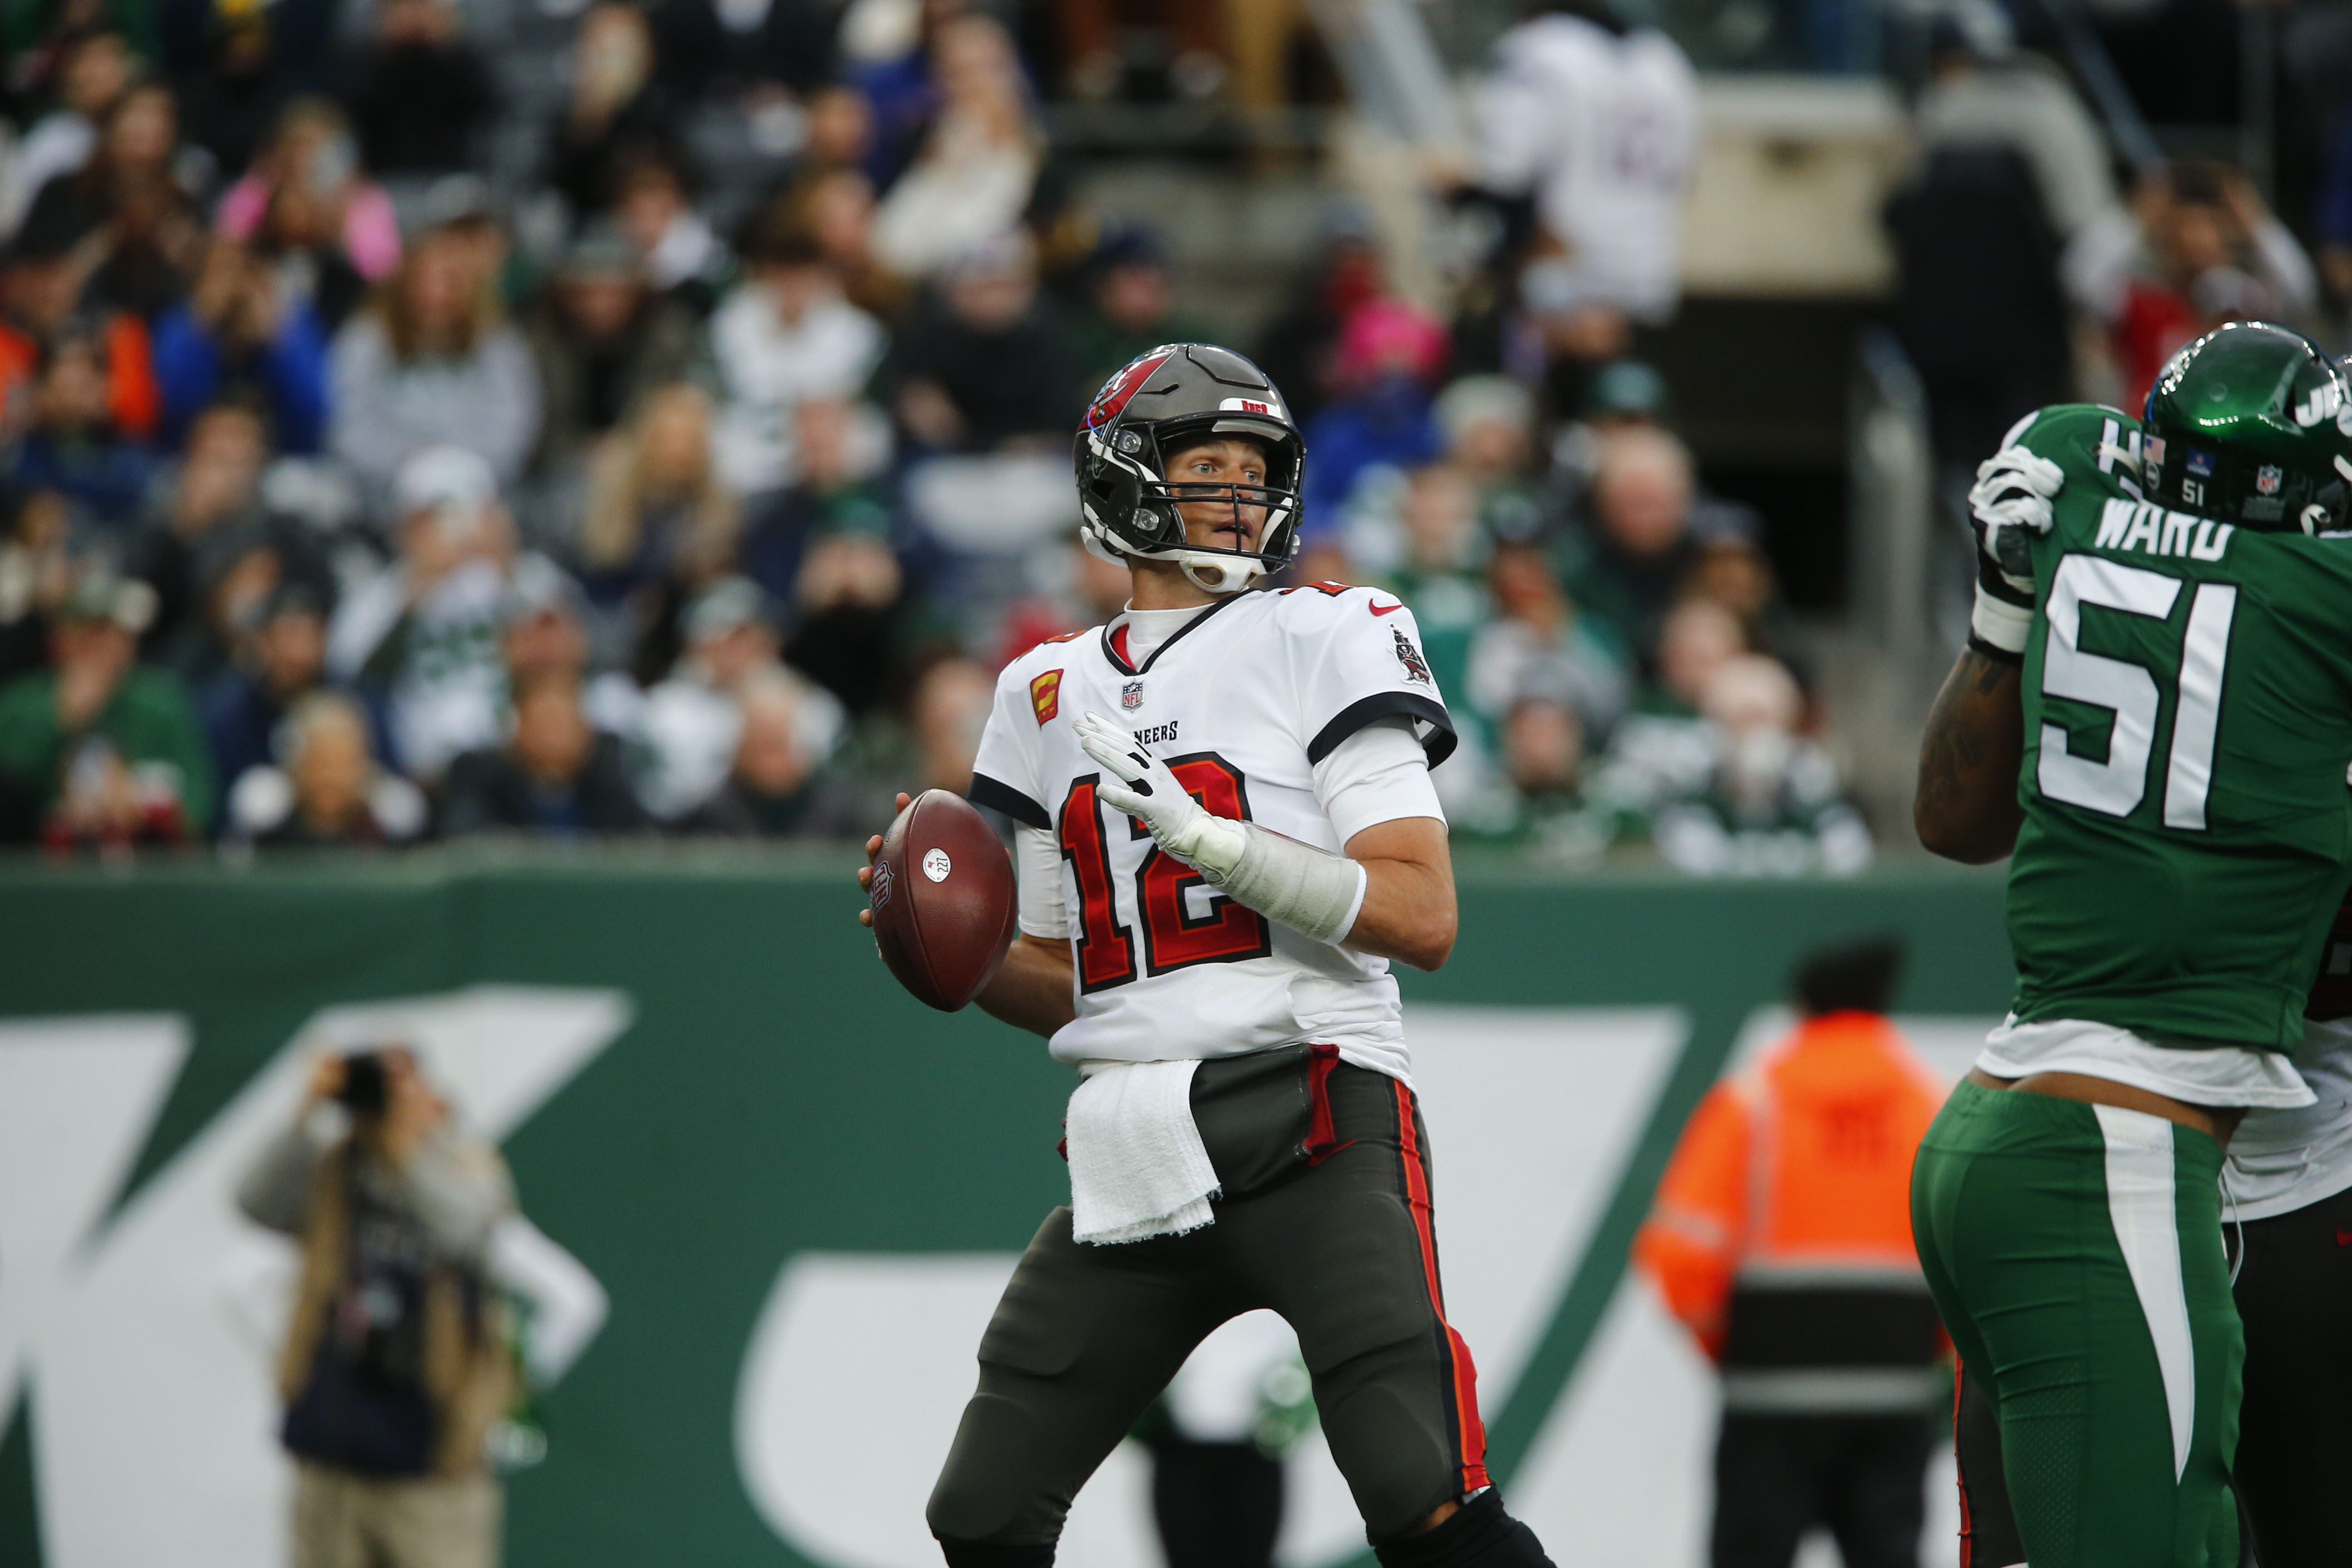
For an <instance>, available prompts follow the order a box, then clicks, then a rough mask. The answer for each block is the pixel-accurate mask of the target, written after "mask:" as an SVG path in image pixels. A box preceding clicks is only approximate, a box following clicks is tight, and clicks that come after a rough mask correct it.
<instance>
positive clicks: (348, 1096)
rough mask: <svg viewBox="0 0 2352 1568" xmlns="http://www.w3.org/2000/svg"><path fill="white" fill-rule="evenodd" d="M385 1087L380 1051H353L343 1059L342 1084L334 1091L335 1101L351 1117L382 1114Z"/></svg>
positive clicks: (381, 1053)
mask: <svg viewBox="0 0 2352 1568" xmlns="http://www.w3.org/2000/svg"><path fill="white" fill-rule="evenodd" d="M385 1089H386V1084H385V1080H384V1073H383V1052H381V1051H353V1052H352V1053H351V1055H349V1056H347V1057H345V1058H343V1086H342V1088H341V1089H337V1090H336V1091H335V1103H336V1104H338V1105H340V1106H341V1107H342V1108H343V1109H344V1110H348V1111H350V1112H351V1113H352V1115H353V1116H382V1115H383V1108H384V1102H385Z"/></svg>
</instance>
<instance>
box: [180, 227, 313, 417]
mask: <svg viewBox="0 0 2352 1568" xmlns="http://www.w3.org/2000/svg"><path fill="white" fill-rule="evenodd" d="M155 377H156V380H157V381H158V382H160V383H161V384H162V385H163V438H164V439H165V440H166V441H168V442H170V443H171V444H172V445H173V446H175V447H176V446H178V445H179V443H180V441H181V439H182V438H183V437H184V436H185V435H186V434H187V428H188V425H189V423H190V422H191V421H192V420H194V418H195V416H196V415H197V414H199V413H200V412H202V411H203V410H204V409H205V408H206V407H208V406H210V405H212V404H214V403H215V402H217V401H219V400H220V398H221V397H222V396H223V395H225V394H229V395H239V396H241V397H243V398H245V399H247V400H249V401H251V402H253V403H255V404H257V405H261V406H264V407H267V408H268V410H269V419H270V423H271V425H272V426H275V431H274V433H275V435H276V437H277V445H278V450H280V451H284V452H299V453H311V452H316V451H318V450H319V447H320V441H321V440H322V439H323V437H325V435H326V429H327V394H328V387H329V384H330V382H329V376H328V360H327V334H326V331H325V329H324V328H323V327H321V326H320V321H319V316H318V312H317V311H316V310H313V309H312V307H311V304H310V301H309V300H305V299H302V298H300V297H299V296H296V295H294V294H292V293H291V292H289V290H288V289H286V288H285V287H284V286H283V283H282V281H281V279H279V277H278V272H277V270H276V269H275V268H272V267H271V266H270V265H269V264H268V262H267V261H266V260H264V259H263V258H260V257H257V256H256V255H255V254H254V253H253V252H252V251H251V250H248V249H247V247H245V246H243V245H241V244H239V243H238V242H237V241H236V240H233V239H226V238H221V239H215V240H214V241H213V245H212V248H211V250H210V251H209V252H207V253H206V255H205V266H204V270H203V272H202V273H201V274H200V275H199V276H198V277H197V279H196V286H195V289H194V291H193V292H191V293H190V294H189V296H188V298H187V299H186V300H183V301H182V302H181V303H179V304H177V305H174V306H173V307H172V308H171V309H170V310H166V311H164V312H163V315H162V316H160V317H158V318H157V320H156V322H155Z"/></svg>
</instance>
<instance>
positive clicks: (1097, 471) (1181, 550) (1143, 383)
mask: <svg viewBox="0 0 2352 1568" xmlns="http://www.w3.org/2000/svg"><path fill="white" fill-rule="evenodd" d="M1228 439H1231V440H1241V441H1247V442H1250V443H1252V444H1253V445H1255V447H1257V448H1258V449H1259V451H1260V452H1261V454H1262V455H1263V457H1264V458H1265V473H1264V475H1263V482H1261V483H1258V484H1235V483H1231V482H1229V481H1227V480H1225V479H1214V480H1197V479H1181V478H1171V471H1170V469H1171V463H1172V462H1173V461H1174V460H1175V459H1176V458H1179V457H1181V456H1182V455H1183V454H1184V453H1185V452H1187V451H1189V450H1191V449H1192V448H1193V447H1199V446H1202V445H1205V444H1208V443H1213V442H1216V441H1221V440H1228ZM1074 455H1075V457H1076V468H1077V482H1078V504H1079V510H1080V514H1081V516H1082V518H1083V520H1084V521H1083V522H1082V524H1081V527H1080V536H1081V537H1082V538H1083V539H1084V540H1085V542H1086V545H1087V549H1088V550H1090V551H1091V552H1094V553H1095V554H1096V555H1097V556H1099V557H1101V558H1102V559H1103V560H1106V561H1109V562H1113V563H1118V564H1122V565H1124V564H1127V563H1130V562H1134V561H1166V562H1170V563H1173V564H1174V565H1175V566H1176V567H1177V568H1178V570H1180V571H1181V572H1182V573H1183V574H1184V576H1185V578H1186V579H1187V580H1188V581H1189V582H1191V583H1192V585H1193V586H1194V587H1196V588H1198V589H1200V590H1201V591H1202V593H1206V594H1216V595H1225V594H1236V593H1240V592H1241V591H1243V590H1244V589H1245V588H1247V587H1249V586H1250V585H1251V584H1253V583H1255V581H1256V580H1257V579H1258V578H1260V577H1262V576H1265V575H1267V574H1270V573H1275V572H1279V571H1281V570H1282V569H1283V568H1284V567H1285V566H1287V565H1289V564H1290V563H1291V562H1292V560H1294V559H1295V558H1296V557H1297V553H1298V521H1299V490H1300V486H1301V482H1302V480H1303V479H1304V476H1305V470H1306V463H1307V444H1306V442H1305V441H1304V440H1303V439H1302V438H1301V437H1300V436H1299V433H1298V430H1297V426H1294V425H1293V424H1292V423H1291V421H1290V416H1289V414H1288V413H1287V411H1286V409H1285V408H1284V406H1283V404H1282V396H1281V394H1280V393H1278V392H1277V391H1276V390H1275V387H1274V384H1273V383H1272V382H1270V381H1268V380H1267V379H1266V378H1265V373H1264V372H1262V371H1260V370H1259V369H1258V368H1257V367H1256V366H1255V365H1254V364H1252V363H1249V361H1247V360H1245V359H1244V358H1243V357H1242V356H1241V355H1239V354H1237V353H1234V352H1233V351H1232V350H1230V349H1223V348H1219V347H1217V346H1216V345H1215V344H1213V343H1168V344H1163V345H1162V346H1160V348H1157V349H1154V350H1153V351H1151V352H1150V353H1147V354H1143V355H1141V356H1139V357H1138V358H1137V359H1136V360H1134V361H1133V362H1132V363H1129V365H1128V366H1127V367H1126V368H1125V369H1123V370H1121V371H1120V372H1118V374H1116V375H1114V376H1112V377H1111V379H1110V380H1109V381H1108V382H1107V383H1105V384H1104V385H1103V389H1102V391H1101V392H1099V393H1097V395H1096V397H1095V401H1094V403H1093V404H1092V405H1090V406H1089V408H1088V409H1087V419H1086V423H1085V425H1084V426H1083V427H1082V428H1081V429H1080V430H1079V431H1078V439H1077V445H1076V452H1075V454H1074ZM1203 502H1223V503H1225V504H1227V505H1229V506H1232V507H1234V508H1235V509H1237V510H1238V509H1240V508H1244V507H1246V508H1249V509H1252V510H1261V511H1262V512H1263V517H1264V521H1262V522H1260V524H1259V526H1258V531H1257V537H1256V542H1255V548H1254V549H1247V550H1244V549H1241V548H1238V547H1235V546H1227V545H1220V544H1196V543H1194V542H1192V540H1191V539H1190V537H1189V536H1188V535H1187V532H1186V530H1185V526H1184V517H1183V510H1182V509H1183V508H1184V507H1186V506H1191V507H1194V508H1198V507H1200V506H1201V505H1202V503H1203Z"/></svg>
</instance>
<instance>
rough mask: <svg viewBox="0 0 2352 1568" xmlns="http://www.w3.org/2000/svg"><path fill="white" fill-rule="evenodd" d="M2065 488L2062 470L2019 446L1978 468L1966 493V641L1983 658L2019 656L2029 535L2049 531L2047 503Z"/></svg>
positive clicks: (2028, 600)
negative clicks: (1973, 539) (1972, 568)
mask: <svg viewBox="0 0 2352 1568" xmlns="http://www.w3.org/2000/svg"><path fill="white" fill-rule="evenodd" d="M2065 484H2066V475H2065V472H2064V470H2063V469H2061V468H2059V467H2058V465H2057V464H2055V463H2053V462H2052V461H2051V460H2050V459H2049V458H2044V457H2042V456H2039V455H2038V454H2036V453H2033V452H2031V451H2028V450H2027V449H2026V448H2024V447H2002V448H2001V449H2000V451H1998V452H1995V453H1994V454H1993V455H1992V456H1991V457H1990V458H1986V459H1985V460H1984V461H1983V462H1981V463H1979V464H1978V465H1977V482H1976V483H1975V484H1974V485H1973V486H1971V487H1970V488H1969V521H1970V522H1971V524H1972V525H1973V526H1974V527H1975V529H1976V535H1977V603H1976V611H1975V613H1974V614H1973V615H1971V616H1969V634H1970V635H1969V642H1970V643H1971V644H1972V645H1974V646H1976V647H1979V649H1980V650H1981V651H1983V652H1985V653H1988V654H1990V655H1993V656H1994V657H1996V658H2006V659H2009V660H2011V661H2012V662H2013V661H2015V660H2016V659H2018V658H2021V656H2022V655H2023V654H2024V651H2025V634H2026V628H2027V627H2028V626H2030V625H2031V624H2032V620H2033V587H2034V584H2033V541H2032V534H2036V533H2047V532H2049V531H2050V529H2051V526H2052V524H2053V523H2054V522H2055V521H2057V520H2056V514H2055V511H2054V509H2053V507H2052V506H2051V504H2050V503H2051V500H2052V498H2053V497H2054V496H2056V495H2057V493H2058V492H2059V491H2060V490H2061V489H2063V488H2065Z"/></svg>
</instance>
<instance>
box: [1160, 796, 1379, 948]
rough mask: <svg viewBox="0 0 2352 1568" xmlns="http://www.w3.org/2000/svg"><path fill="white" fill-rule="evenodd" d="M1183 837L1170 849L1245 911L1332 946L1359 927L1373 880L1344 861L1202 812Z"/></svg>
mask: <svg viewBox="0 0 2352 1568" xmlns="http://www.w3.org/2000/svg"><path fill="white" fill-rule="evenodd" d="M1184 839H1185V842H1184V843H1183V844H1182V845H1181V846H1175V845H1171V846H1170V848H1171V851H1172V852H1173V853H1175V854H1176V855H1177V856H1178V857H1180V858H1181V859H1183V860H1184V861H1185V862H1186V863H1187V864H1189V865H1190V866H1192V868H1193V869H1194V870H1196V871H1198V872H1200V873H1201V876H1202V879H1203V880H1204V881H1206V882H1207V883H1208V884H1209V885H1210V886H1211V887H1213V888H1214V889H1217V890H1218V891H1219V892H1221V893H1223V894H1224V895H1225V897H1227V898H1229V899H1231V900H1233V901H1234V902H1235V903H1237V904H1239V905H1241V906H1242V907H1243V908H1244V909H1249V910H1256V911H1257V912H1258V913H1259V914H1262V915H1264V916H1265V918H1266V919H1268V920H1270V921H1281V922H1282V923H1283V924H1284V925H1286V926H1288V927H1289V928H1290V929H1291V930H1293V931H1298V932H1301V933H1303V934H1305V935H1307V936H1311V937H1313V938H1314V939H1315V940H1316V941H1317V942H1329V943H1330V944H1331V945H1332V946H1334V947H1337V946H1339V943H1341V942H1345V941H1347V940H1348V933H1349V931H1353V930H1355V929H1356V916H1357V915H1358V914H1359V913H1360V912H1361V911H1362V910H1363V907H1364V889H1366V888H1367V887H1369V886H1370V881H1371V879H1370V876H1368V875H1367V874H1366V872H1365V870H1364V868H1363V867H1362V866H1360V865H1359V864H1358V863H1357V862H1355V861H1353V860H1350V859H1349V858H1347V857H1346V856H1344V855H1334V854H1332V853H1330V852H1329V851H1328V850H1325V849H1318V848H1316V847H1314V846H1313V845H1311V844H1301V843H1300V842H1299V841H1298V840H1297V839H1296V838H1286V837H1283V836H1282V835H1281V834H1279V833H1275V832H1271V831H1269V830H1268V829H1266V828H1263V827H1260V826H1258V825H1257V824H1256V823H1255V822H1235V821H1234V819H1233V818H1231V817H1229V816H1211V815H1210V814H1209V813H1207V812H1205V811H1204V812H1202V814H1201V815H1200V816H1197V817H1195V818H1193V819H1192V822H1191V823H1189V824H1187V825H1186V831H1185V833H1184Z"/></svg>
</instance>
